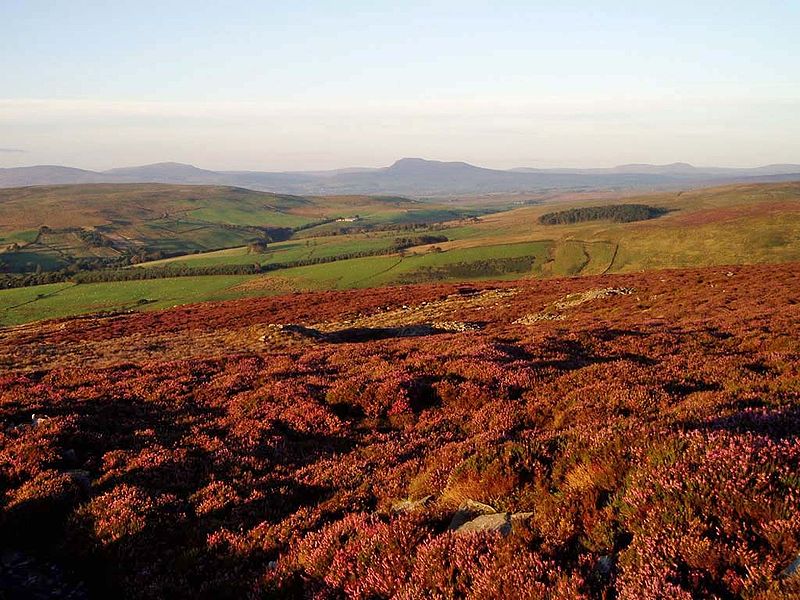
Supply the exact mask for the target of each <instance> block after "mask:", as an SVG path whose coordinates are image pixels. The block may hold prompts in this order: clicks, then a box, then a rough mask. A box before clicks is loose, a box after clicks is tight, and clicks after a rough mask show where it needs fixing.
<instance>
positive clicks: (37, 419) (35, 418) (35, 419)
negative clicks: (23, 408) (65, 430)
mask: <svg viewBox="0 0 800 600" xmlns="http://www.w3.org/2000/svg"><path fill="white" fill-rule="evenodd" d="M49 420H50V417H48V416H47V415H37V414H36V413H33V414H32V415H31V425H33V426H34V427H38V426H39V425H42V424H43V423H45V422H46V421H49Z"/></svg>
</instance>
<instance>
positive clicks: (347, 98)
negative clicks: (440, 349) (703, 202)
mask: <svg viewBox="0 0 800 600" xmlns="http://www.w3.org/2000/svg"><path fill="white" fill-rule="evenodd" d="M605 5H611V6H610V7H609V6H605ZM0 12H2V18H0V167H17V166H26V165H40V164H58V165H70V166H76V167H80V168H84V169H91V170H106V169H110V168H113V167H118V166H120V165H137V164H149V163H155V162H162V161H179V162H183V163H190V164H196V165H199V166H202V167H204V168H207V169H212V170H234V169H235V170H239V169H244V170H257V171H285V170H293V171H298V170H303V171H307V170H321V169H333V168H342V167H379V166H383V165H388V164H391V163H392V162H393V161H394V160H395V159H396V158H397V157H399V156H425V157H427V158H432V159H437V160H444V161H454V160H464V161H467V162H470V163H474V164H480V165H485V166H487V167H491V168H494V169H510V168H516V167H529V168H530V167H533V168H551V167H612V166H614V165H618V164H625V163H654V164H667V163H675V162H688V163H692V164H695V165H699V166H710V165H716V166H727V167H745V166H747V167H750V166H757V165H765V164H772V163H796V162H799V161H800V69H798V68H797V64H796V62H797V56H798V54H800V42H798V38H797V31H799V30H800V3H797V2H763V3H756V2H747V1H744V0H732V1H730V2H724V3H723V2H688V1H680V0H677V1H675V2H668V3H655V2H633V1H632V0H631V1H627V0H623V1H620V2H613V3H597V2H592V1H591V0H577V1H573V2H565V3H553V2H544V1H537V0H527V1H524V2H523V1H521V0H520V1H516V0H511V1H509V2H503V3H488V2H482V1H478V0H460V1H456V0H443V1H441V2H433V3H431V2H422V1H421V0H419V1H418V0H411V1H409V2H403V3H388V2H386V3H383V2H362V1H356V0H350V1H343V2H323V1H322V0H319V1H310V0H306V1H302V0H301V1H299V2H292V3H288V2H281V3H278V2H266V3H262V2H245V1H242V0H234V1H232V2H226V3H216V2H209V3H203V2H201V3H198V2H195V1H191V2H190V1H189V0H175V1H171V2H154V1H152V0H150V1H147V0H145V1H141V2H135V3H121V2H117V3H106V2H99V0H76V1H75V2H48V1H45V0H6V1H5V2H3V9H2V11H0Z"/></svg>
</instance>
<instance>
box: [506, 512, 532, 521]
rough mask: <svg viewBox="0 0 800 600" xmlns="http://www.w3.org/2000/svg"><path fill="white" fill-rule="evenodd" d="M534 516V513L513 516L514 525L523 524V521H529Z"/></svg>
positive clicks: (519, 513) (521, 513) (520, 513)
mask: <svg viewBox="0 0 800 600" xmlns="http://www.w3.org/2000/svg"><path fill="white" fill-rule="evenodd" d="M532 516H533V513H532V512H518V513H514V514H513V515H511V522H512V523H522V522H523V521H527V520H528V519H530V518H531V517H532Z"/></svg>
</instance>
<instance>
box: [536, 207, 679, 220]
mask: <svg viewBox="0 0 800 600" xmlns="http://www.w3.org/2000/svg"><path fill="white" fill-rule="evenodd" d="M667 212H668V211H667V210H666V209H664V208H657V207H655V206H648V205H646V204H610V205H607V206H586V207H581V208H570V209H568V210H560V211H557V212H550V213H545V214H543V215H542V216H541V217H539V222H540V223H541V224H542V225H572V224H574V223H584V222H586V221H612V222H614V223H631V222H633V221H646V220H648V219H655V218H657V217H660V216H662V215H664V214H666V213H667Z"/></svg>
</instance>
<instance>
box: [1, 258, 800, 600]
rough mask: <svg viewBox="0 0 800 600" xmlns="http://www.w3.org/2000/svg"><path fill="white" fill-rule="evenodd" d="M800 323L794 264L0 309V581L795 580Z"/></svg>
mask: <svg viewBox="0 0 800 600" xmlns="http://www.w3.org/2000/svg"><path fill="white" fill-rule="evenodd" d="M799 322H800V264H798V263H788V264H782V265H758V266H737V267H725V268H718V267H715V268H702V269H684V270H664V271H654V272H649V273H635V274H624V275H603V276H597V275H595V276H591V277H585V278H570V279H551V280H547V281H535V280H525V281H519V282H506V283H501V284H487V283H479V284H475V285H472V286H465V285H444V284H437V285H417V286H405V287H393V288H384V289H370V290H357V291H356V290H353V291H339V292H333V291H327V292H314V293H307V294H295V295H291V296H283V297H275V298H260V299H251V300H237V301H231V302H226V303H219V304H203V305H193V306H186V307H181V308H175V309H172V310H167V311H156V312H147V313H133V314H125V315H115V316H108V317H102V318H101V317H84V318H79V319H69V320H61V321H53V322H43V323H33V324H28V325H23V326H19V327H14V328H7V329H3V330H0V364H1V365H2V368H3V374H2V375H0V423H1V424H2V425H1V426H0V540H2V542H0V545H2V548H0V550H1V551H2V554H3V557H4V569H3V570H2V571H0V589H4V590H11V591H12V592H13V591H14V590H16V589H19V586H20V585H22V583H21V582H27V584H26V585H27V586H28V590H30V589H31V587H30V586H31V585H33V586H39V588H40V589H46V590H50V591H51V592H52V591H53V590H56V591H59V592H60V593H62V592H63V596H64V597H67V596H66V595H67V594H68V593H72V594H73V595H72V596H70V597H73V598H76V597H85V596H92V597H98V598H105V597H111V596H112V595H113V596H115V597H120V598H165V597H170V598H198V597H199V598H241V597H247V596H250V597H266V598H286V597H298V598H299V597H316V598H338V597H347V598H362V599H366V598H409V599H410V598H432V597H436V598H439V597H440V598H451V597H464V598H473V599H489V598H511V599H514V598H519V599H529V598H563V599H568V598H569V599H575V598H619V599H621V600H633V599H637V600H639V599H652V600H655V599H658V598H682V599H686V600H689V599H691V598H740V597H743V598H763V599H768V598H789V597H796V594H797V593H800V580H799V579H798V577H797V576H796V575H795V576H792V575H791V571H792V569H791V565H793V564H794V565H797V564H798V563H797V562H796V560H797V558H798V553H800V510H798V506H800V480H798V476H797V473H798V472H800V440H798V437H797V432H798V430H799V428H800V371H799V370H798V365H800V338H798V335H797V334H798V329H797V324H798V323H799ZM32 414H33V415H35V416H33V417H32ZM15 586H16V587H15ZM793 594H794V595H793Z"/></svg>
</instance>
